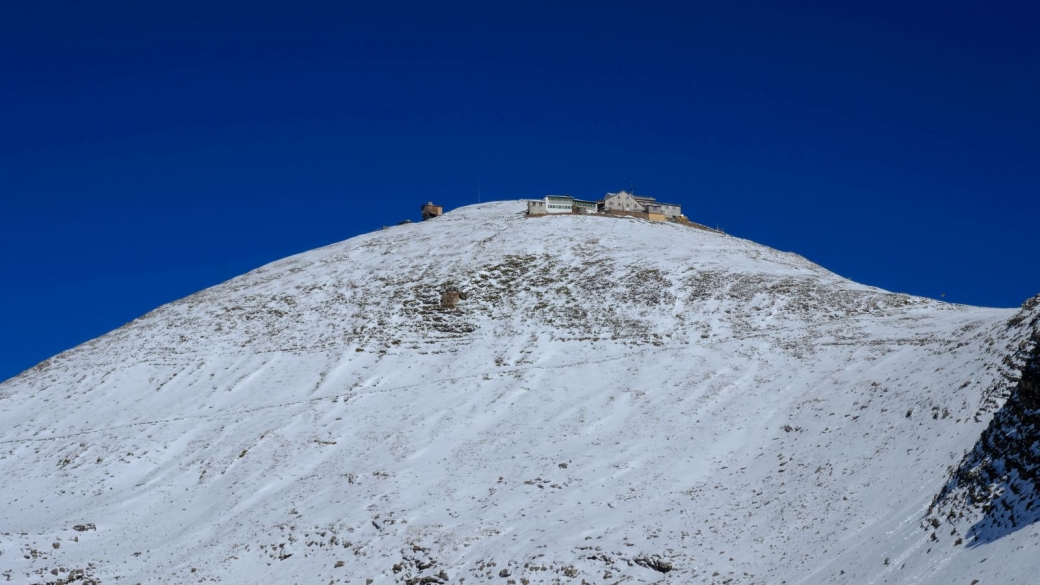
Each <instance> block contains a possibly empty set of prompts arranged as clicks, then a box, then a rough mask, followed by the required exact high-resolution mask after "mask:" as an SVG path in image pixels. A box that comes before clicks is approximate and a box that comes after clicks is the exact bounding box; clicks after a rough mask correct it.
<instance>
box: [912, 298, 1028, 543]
mask: <svg viewBox="0 0 1040 585" xmlns="http://www.w3.org/2000/svg"><path fill="white" fill-rule="evenodd" d="M1022 324H1026V326H1027V327H1028V328H1029V329H1031V333H1030V335H1029V339H1027V340H1023V341H1022V342H1020V343H1019V344H1018V346H1017V347H1015V348H1014V350H1013V351H1012V352H1011V353H1009V359H1010V360H1013V361H1019V362H1020V364H1015V368H1014V370H1015V371H1018V372H1021V373H1020V375H1019V376H1017V377H1013V378H1012V379H1011V382H1013V383H1014V386H1013V391H1012V393H1011V396H1010V399H1009V400H1007V402H1006V403H1005V404H1004V405H1003V408H1001V409H1000V411H999V412H998V413H997V414H996V416H995V417H993V420H992V421H990V424H989V426H988V427H987V428H986V430H985V432H983V433H982V437H981V438H980V439H979V441H978V443H976V444H975V448H974V449H972V451H971V453H969V454H968V455H966V456H965V457H964V460H963V461H961V464H960V465H959V466H958V467H957V470H956V471H954V472H953V473H952V474H951V477H950V480H949V481H948V482H947V484H946V486H944V487H943V490H942V492H940V494H939V495H938V496H937V497H936V500H935V502H934V503H933V505H932V509H931V510H930V512H931V514H929V517H928V519H927V522H926V527H927V528H934V529H935V533H936V539H937V540H938V536H939V533H940V531H939V528H940V527H942V526H943V524H944V523H948V524H950V525H952V527H953V529H952V530H951V531H950V533H949V535H948V536H950V537H952V538H956V539H957V541H958V543H957V544H961V543H962V542H963V541H964V540H965V539H967V541H968V544H969V545H970V546H982V545H984V544H988V543H991V542H995V541H998V540H1000V539H1001V538H1003V537H1004V536H1006V535H1007V534H1008V533H1011V532H1014V531H1016V530H1020V529H1023V528H1027V527H1030V526H1031V525H1033V524H1034V523H1035V522H1036V521H1037V520H1040V296H1036V297H1033V298H1032V299H1030V300H1029V301H1027V302H1026V304H1025V305H1024V306H1023V308H1022V312H1021V313H1020V314H1019V315H1016V316H1015V317H1014V318H1013V319H1012V320H1011V321H1010V322H1009V323H1008V326H1009V327H1017V326H1020V325H1022ZM965 526H968V528H967V530H965ZM962 534H963V535H964V537H961V536H960V535H962Z"/></svg>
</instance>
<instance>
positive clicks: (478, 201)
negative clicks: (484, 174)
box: [477, 179, 480, 203]
mask: <svg viewBox="0 0 1040 585" xmlns="http://www.w3.org/2000/svg"><path fill="white" fill-rule="evenodd" d="M477 203H480V179H477Z"/></svg>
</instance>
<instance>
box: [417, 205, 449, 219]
mask: <svg viewBox="0 0 1040 585" xmlns="http://www.w3.org/2000/svg"><path fill="white" fill-rule="evenodd" d="M443 213H444V208H443V207H441V206H440V205H434V204H433V201H430V202H427V203H426V205H423V206H422V218H423V221H426V220H428V219H433V218H435V217H440V216H441V215H442V214H443Z"/></svg>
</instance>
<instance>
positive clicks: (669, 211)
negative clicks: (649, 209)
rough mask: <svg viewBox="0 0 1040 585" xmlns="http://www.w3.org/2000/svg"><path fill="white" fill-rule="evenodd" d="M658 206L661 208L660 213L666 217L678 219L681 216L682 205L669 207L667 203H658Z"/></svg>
mask: <svg viewBox="0 0 1040 585" xmlns="http://www.w3.org/2000/svg"><path fill="white" fill-rule="evenodd" d="M658 205H660V206H661V211H663V212H664V214H665V215H666V216H667V217H679V216H680V215H682V205H670V204H668V203H659V204H658Z"/></svg>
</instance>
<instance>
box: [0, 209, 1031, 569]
mask: <svg viewBox="0 0 1040 585" xmlns="http://www.w3.org/2000/svg"><path fill="white" fill-rule="evenodd" d="M523 209H524V205H523V204H522V203H520V202H498V203H490V204H485V205H477V206H471V207H466V208H462V209H459V210H456V211H454V212H452V213H449V214H446V215H444V216H442V217H439V218H436V219H433V220H431V221H428V222H423V223H421V224H411V225H404V226H397V227H393V228H390V229H387V230H383V231H379V232H375V233H372V234H367V235H364V236H360V237H357V238H353V239H351V240H347V241H345V242H341V243H339V244H334V245H332V246H328V247H325V248H321V249H318V250H314V251H311V252H307V253H304V254H300V255H297V256H293V257H291V258H287V259H285V260H282V261H279V262H275V263H273V264H270V265H268V266H264V267H262V268H260V269H257V270H255V271H253V272H250V273H248V274H246V275H243V276H241V277H239V278H236V279H233V280H231V281H228V282H226V283H224V284H221V285H219V286H216V287H213V288H210V289H207V290H205V291H202V292H200V293H198V294H195V295H192V296H190V297H188V298H185V299H182V300H181V301H178V302H175V303H171V304H169V305H166V306H164V307H161V308H159V309H157V310H155V311H153V312H151V313H149V314H147V315H145V316H143V317H141V318H140V319H137V320H136V321H134V322H132V323H129V324H128V325H126V326H124V327H122V328H120V329H118V330H116V331H113V332H112V333H109V334H108V335H105V336H103V337H101V338H98V339H96V340H94V341H91V342H89V343H86V344H84V345H82V346H80V347H77V348H75V349H72V350H70V351H68V352H65V353H63V354H61V355H59V356H56V357H55V358H53V359H51V360H48V361H47V362H44V363H42V364H40V365H38V366H37V367H35V368H33V369H32V370H29V371H27V372H25V373H23V374H22V375H20V376H18V377H16V378H14V379H11V380H9V381H7V382H5V383H3V384H2V385H0V471H2V472H3V473H2V474H0V533H2V534H0V577H3V576H6V577H8V578H9V579H10V580H15V581H23V580H28V581H30V582H72V580H76V579H83V580H89V579H94V580H98V581H101V582H115V581H125V582H130V583H135V582H163V583H188V582H192V583H194V582H199V581H217V582H228V583H261V582H263V583H272V582H286V583H289V582H300V583H310V582H323V583H324V582H333V583H335V582H344V583H366V582H368V581H369V580H372V581H371V582H373V583H383V582H386V583H395V582H401V583H441V582H451V583H461V582H463V579H464V580H465V582H466V583H475V582H485V581H487V582H495V583H503V584H508V583H509V582H510V581H512V582H514V583H544V582H557V581H559V582H561V583H568V582H574V583H576V584H577V583H582V582H583V581H585V582H588V583H615V582H627V581H632V582H670V583H691V582H693V583H701V582H703V583H711V582H718V583H734V584H735V583H780V582H789V583H796V582H801V583H860V582H864V583H867V582H877V583H881V582H936V583H943V582H949V581H951V580H953V579H954V578H956V579H960V580H965V579H966V580H965V583H970V582H971V579H973V578H979V579H983V582H1001V583H1014V582H1020V583H1029V582H1032V580H1033V577H1034V574H1035V573H1034V570H1033V566H1032V564H1031V563H1032V561H1031V559H1032V558H1034V556H1035V552H1030V551H1032V550H1035V548H1034V547H1036V546H1037V542H1040V539H1037V538H1036V535H1037V526H1035V525H1034V524H1032V522H1033V521H1034V520H1035V519H1036V517H1037V515H1036V514H1033V515H1032V516H1031V515H1030V514H1029V513H1028V512H1027V511H1026V512H1020V513H1019V515H1018V517H1017V518H1016V519H1014V520H1013V521H1010V523H1009V521H1008V519H1007V517H1006V515H1004V516H1002V517H1001V518H1000V519H999V521H998V520H994V513H993V508H992V506H991V507H990V508H989V509H986V508H985V506H986V504H987V502H983V501H982V500H983V499H984V498H985V497H990V501H989V503H992V501H994V500H996V501H1011V504H1009V505H1010V506H1011V507H1012V508H1014V507H1015V506H1017V505H1019V504H1021V505H1022V506H1023V507H1024V506H1025V505H1029V506H1031V503H1030V502H1032V499H1031V498H1032V492H1029V490H1030V489H1033V490H1035V486H1034V484H1033V483H1031V481H1027V480H1029V478H1024V479H1023V478H1020V477H1018V476H1013V477H1008V473H1009V472H1007V469H1008V468H1015V469H1019V468H1020V469H1029V464H1028V462H1027V463H1021V460H1023V459H1022V457H1018V459H1016V458H1015V457H1017V456H1012V457H1011V458H1010V459H1008V460H1007V461H1012V460H1014V461H1019V463H1014V461H1012V464H1002V465H997V466H992V465H991V466H990V468H986V469H987V471H986V473H982V472H973V471H972V470H974V469H980V467H979V466H980V465H984V462H985V461H991V460H992V459H993V457H992V453H993V452H995V451H994V450H993V449H988V448H987V447H985V445H999V444H1006V443H1008V442H1013V441H1012V440H1011V439H1004V443H1001V439H1000V437H1005V436H1018V435H1015V433H1017V432H1019V431H1020V430H1021V429H1027V428H1028V425H1026V423H1024V422H1022V421H1024V420H1027V419H1028V417H1030V416H1033V414H1032V413H1033V412H1034V411H1032V410H1030V408H1035V406H1036V404H1040V402H1038V401H1035V400H1033V398H1031V396H1032V395H1031V394H1029V390H1028V389H1029V388H1032V387H1033V386H1030V384H1033V383H1034V382H1032V380H1034V378H1033V377H1032V374H1031V373H1030V372H1032V369H1031V368H1034V365H1031V364H1034V361H1035V360H1034V361H1030V360H1033V359H1034V358H1035V346H1036V343H1037V339H1038V336H1037V333H1036V327H1037V319H1036V316H1037V314H1038V313H1040V308H1038V307H1037V304H1040V303H1033V304H1027V306H1026V307H1024V308H1023V309H1022V310H1021V311H1018V310H1003V309H980V308H973V307H964V306H956V305H949V304H944V303H938V302H935V301H931V300H927V299H921V298H916V297H911V296H907V295H901V294H893V293H888V292H886V291H882V290H879V289H876V288H872V287H867V286H863V285H859V284H856V283H853V282H851V281H848V280H846V279H843V278H841V277H839V276H837V275H835V274H833V273H831V272H828V271H827V270H824V269H823V268H821V267H819V266H817V265H814V264H812V263H811V262H808V261H806V260H805V259H803V258H801V257H799V256H796V255H793V254H788V253H782V252H778V251H776V250H772V249H769V248H766V247H763V246H760V245H757V244H754V243H752V242H748V241H745V240H741V239H738V238H733V237H729V236H726V235H724V234H719V233H715V232H712V231H709V230H702V229H697V228H695V227H689V226H685V225H680V224H673V223H654V222H649V221H645V220H640V219H633V218H616V217H601V216H570V215H566V216H553V217H538V218H527V217H525V216H524V214H523V213H522V210H523ZM450 291H455V292H458V293H460V294H459V295H458V296H459V298H460V300H459V301H458V304H457V305H455V306H445V303H443V302H442V299H443V298H444V297H445V294H444V293H446V292H450ZM451 300H454V298H452V299H451ZM447 304H448V305H450V304H451V303H450V302H449V303H447ZM1031 356H1032V357H1031ZM1037 363H1040V362H1037ZM1023 380H1024V382H1023ZM1009 397H1010V398H1009ZM994 413H996V416H994ZM1016 417H1017V418H1016ZM1028 420H1032V419H1028ZM1023 425H1025V426H1023ZM987 427H989V428H990V429H993V428H996V429H997V430H987ZM984 430H985V433H984ZM1027 432H1030V431H1027ZM1002 433H1003V434H1002ZM984 434H986V436H988V437H989V439H986V440H984V437H983V435H984ZM1009 434H1010V435H1009ZM994 437H996V438H994ZM1027 438H1028V437H1027ZM1019 443H1021V444H1020V445H1019V446H1018V447H1017V449H1018V451H1019V452H1020V453H1019V454H1020V455H1022V454H1025V455H1028V451H1029V449H1030V448H1031V447H1030V444H1031V443H1029V442H1028V440H1025V441H1019ZM977 444H978V445H977ZM1016 444H1017V443H1016ZM979 445H983V446H982V447H980V446H979ZM997 450H998V451H999V449H997ZM966 453H967V455H966ZM1023 456H1024V455H1023ZM980 458H981V459H980ZM1026 459H1028V457H1026ZM976 460H980V461H983V462H982V463H979V462H978V461H976ZM1016 465H1017V467H1016ZM1031 469H1034V470H1035V469H1036V468H1035V467H1033V468H1031ZM972 473H974V475H972ZM980 478H982V479H980ZM1001 478H1004V479H1001ZM962 480H963V481H962ZM1002 481H1003V482H1004V483H1001V482H1002ZM1002 485H1003V486H1014V489H1013V490H1012V489H1007V490H1005V491H1006V492H1007V493H1011V492H1013V491H1014V492H1016V493H1012V494H1011V495H1006V494H1005V495H1000V494H1004V493H1005V492H1001V486H1002ZM980 486H981V487H980ZM987 486H993V487H994V488H995V490H996V491H993V490H990V491H989V492H987V493H986V494H982V493H981V492H980V491H979V490H983V489H984V488H986V489H988V487H987ZM972 490H975V491H972ZM998 492H1000V493H998ZM1023 492H1029V493H1023ZM998 498H1002V499H998ZM997 525H1000V526H1003V527H1005V528H1004V529H1001V530H995V529H989V528H986V527H993V526H997ZM1011 525H1013V526H1014V528H1013V529H1008V528H1007V527H1008V526H1011Z"/></svg>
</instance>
